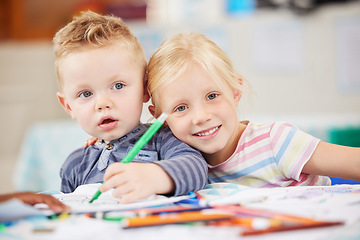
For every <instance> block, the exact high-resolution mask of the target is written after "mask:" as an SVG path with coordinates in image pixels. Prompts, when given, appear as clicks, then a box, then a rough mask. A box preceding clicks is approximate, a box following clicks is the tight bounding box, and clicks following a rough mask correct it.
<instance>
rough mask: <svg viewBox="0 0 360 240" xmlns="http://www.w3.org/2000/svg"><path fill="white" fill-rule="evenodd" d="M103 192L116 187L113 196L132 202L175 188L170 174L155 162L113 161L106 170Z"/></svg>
mask: <svg viewBox="0 0 360 240" xmlns="http://www.w3.org/2000/svg"><path fill="white" fill-rule="evenodd" d="M104 181H105V183H104V184H103V185H102V186H101V187H100V191H101V192H106V191H108V190H109V189H111V188H114V191H113V196H114V197H115V198H120V197H121V199H120V202H121V203H130V202H134V201H136V200H139V199H143V198H147V197H149V196H151V195H153V194H167V193H171V192H172V191H173V190H174V188H175V187H174V182H173V180H172V179H171V178H170V176H169V175H168V174H167V173H166V172H165V171H164V170H163V169H162V168H161V167H160V166H159V165H157V164H154V163H113V164H111V165H110V166H109V167H108V168H107V169H106V171H105V175H104Z"/></svg>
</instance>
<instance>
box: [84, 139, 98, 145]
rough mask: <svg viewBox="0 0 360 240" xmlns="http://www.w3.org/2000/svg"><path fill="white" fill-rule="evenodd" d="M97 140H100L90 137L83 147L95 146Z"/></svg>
mask: <svg viewBox="0 0 360 240" xmlns="http://www.w3.org/2000/svg"><path fill="white" fill-rule="evenodd" d="M97 140H98V138H96V137H89V138H88V139H86V141H85V144H84V145H83V147H87V146H91V145H94V143H95V142H96V141H97Z"/></svg>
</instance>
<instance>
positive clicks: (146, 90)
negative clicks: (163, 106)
mask: <svg viewBox="0 0 360 240" xmlns="http://www.w3.org/2000/svg"><path fill="white" fill-rule="evenodd" d="M149 100H150V92H149V88H148V87H147V84H145V86H144V95H143V102H144V103H147V102H148V101H149Z"/></svg>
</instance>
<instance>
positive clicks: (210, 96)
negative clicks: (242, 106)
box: [208, 93, 218, 100]
mask: <svg viewBox="0 0 360 240" xmlns="http://www.w3.org/2000/svg"><path fill="white" fill-rule="evenodd" d="M217 96H218V95H217V94H216V93H211V94H209V96H208V99H209V100H213V99H215V98H216V97H217Z"/></svg>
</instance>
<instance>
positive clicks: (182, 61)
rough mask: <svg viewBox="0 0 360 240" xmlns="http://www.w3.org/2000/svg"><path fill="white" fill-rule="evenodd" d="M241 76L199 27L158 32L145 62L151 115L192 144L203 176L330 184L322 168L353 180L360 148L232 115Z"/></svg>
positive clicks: (359, 167)
mask: <svg viewBox="0 0 360 240" xmlns="http://www.w3.org/2000/svg"><path fill="white" fill-rule="evenodd" d="M243 86H244V80H243V78H242V77H241V76H240V75H239V74H237V73H236V71H235V70H234V68H233V65H232V63H231V60H230V59H229V57H228V56H227V55H226V54H225V53H224V52H223V51H222V50H221V49H220V48H219V47H218V46H217V45H216V44H214V43H213V42H211V41H210V40H209V39H207V38H206V37H205V36H204V35H202V34H199V33H183V34H177V35H174V36H172V37H170V38H169V39H167V40H165V41H164V42H163V43H162V44H161V45H160V46H159V47H158V49H157V50H156V51H155V53H154V55H153V56H152V58H151V59H150V62H149V64H148V89H149V92H150V95H151V97H152V103H153V106H149V110H150V112H151V113H152V114H153V115H154V116H155V117H157V116H158V115H159V114H160V113H161V112H165V113H166V114H168V116H169V117H168V119H167V121H166V122H167V125H168V126H169V127H170V129H171V130H172V132H173V134H174V135H175V136H176V137H177V138H178V139H180V140H181V141H183V142H185V143H187V144H188V145H190V146H192V147H194V148H196V149H198V150H199V151H200V152H201V153H202V154H203V156H204V157H205V159H206V161H207V163H208V167H209V180H210V182H230V183H237V184H242V185H248V186H252V187H278V186H281V187H286V186H299V185H330V184H331V182H330V179H329V178H328V177H327V176H332V177H340V178H347V179H353V180H360V148H352V147H345V146H340V145H334V144H330V143H326V142H323V141H320V140H319V139H317V138H315V137H313V136H311V135H309V134H307V133H305V132H303V131H301V130H299V129H297V128H296V127H295V126H293V125H291V124H289V123H284V122H270V123H262V124H259V123H255V122H251V121H250V122H242V121H239V119H238V115H237V106H238V104H239V101H240V100H241V97H242V94H243V91H244V88H243Z"/></svg>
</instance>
